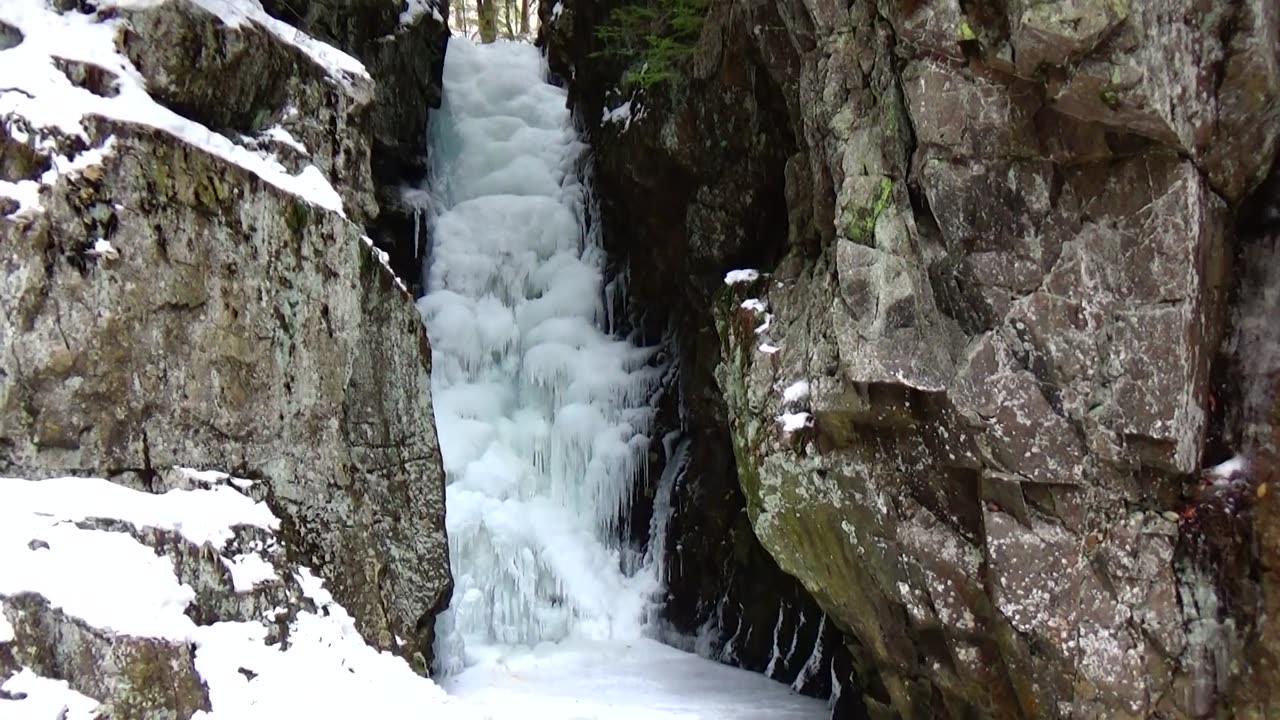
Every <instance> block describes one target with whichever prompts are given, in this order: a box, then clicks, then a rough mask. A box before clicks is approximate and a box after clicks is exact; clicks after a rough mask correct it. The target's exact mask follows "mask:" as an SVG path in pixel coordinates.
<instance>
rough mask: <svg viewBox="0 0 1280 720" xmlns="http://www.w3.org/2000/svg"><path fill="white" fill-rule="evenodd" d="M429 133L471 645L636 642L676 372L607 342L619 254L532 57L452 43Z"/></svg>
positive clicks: (444, 432)
mask: <svg viewBox="0 0 1280 720" xmlns="http://www.w3.org/2000/svg"><path fill="white" fill-rule="evenodd" d="M446 57H447V61H446V63H445V69H444V88H445V91H444V104H443V107H442V108H441V110H440V112H439V113H437V114H436V115H435V116H434V118H433V121H432V137H431V142H432V153H431V160H432V163H433V176H434V178H435V182H434V184H433V186H432V188H431V191H432V199H431V202H429V203H424V205H425V206H426V207H427V208H428V212H430V213H431V219H430V222H431V225H432V233H431V236H432V243H433V245H432V248H431V250H430V252H429V253H427V258H428V262H427V264H426V267H425V268H424V277H425V279H426V282H425V285H426V289H427V292H426V295H425V296H424V297H423V298H422V299H421V300H420V301H419V303H418V307H419V310H420V311H421V313H422V316H423V320H424V322H425V323H426V327H427V332H428V335H429V336H430V338H431V345H432V358H433V360H432V387H433V397H434V401H435V402H434V406H435V413H436V424H437V430H438V433H439V436H440V447H441V452H442V454H443V457H444V464H445V471H446V475H447V482H448V487H447V493H446V497H447V506H448V511H447V513H446V524H447V528H448V532H449V544H450V556H451V559H452V563H453V573H454V578H455V583H456V586H455V590H454V596H453V603H452V605H451V609H450V611H449V613H447V617H445V618H442V619H441V621H440V623H439V624H438V628H439V629H440V632H439V637H440V644H439V645H438V648H437V649H438V650H439V651H440V652H438V653H437V655H438V657H440V658H441V666H442V668H443V669H444V670H446V671H457V670H459V669H460V668H461V667H462V666H463V665H464V664H465V663H464V661H465V656H464V655H463V652H464V651H463V650H462V649H461V648H462V647H466V648H467V650H478V649H480V648H483V647H484V646H486V645H493V644H497V645H516V644H526V645H530V646H532V645H536V644H537V643H540V642H543V641H548V640H559V639H563V638H566V637H570V636H577V637H585V638H591V639H605V638H613V637H617V638H635V637H639V635H640V632H641V625H642V621H643V617H644V609H645V606H646V604H647V603H648V602H649V595H650V593H651V591H652V589H653V588H654V586H655V584H656V579H655V577H654V575H653V573H652V572H651V571H646V572H624V571H623V569H622V567H621V563H620V560H619V558H620V556H621V554H622V551H623V548H622V547H621V546H620V541H619V539H618V536H619V533H618V532H617V528H618V523H619V520H620V518H622V517H624V516H625V513H626V510H627V506H628V504H629V503H630V500H631V494H632V493H631V487H632V483H633V481H634V479H635V478H636V477H637V475H638V474H640V473H641V472H643V471H644V463H645V459H646V456H647V449H648V443H649V440H648V433H649V432H650V426H651V425H652V420H653V413H654V411H653V409H652V408H651V407H649V403H648V400H649V397H650V395H651V394H652V392H653V390H654V388H655V386H656V383H657V381H658V380H659V379H660V377H661V375H660V373H661V370H660V369H659V368H657V367H653V366H652V365H651V364H650V362H649V361H650V359H651V358H652V357H653V354H654V350H653V349H652V348H638V347H635V346H633V345H631V344H629V343H627V342H625V341H621V340H618V339H616V338H613V337H611V336H609V335H608V334H607V332H605V330H604V327H605V325H606V324H607V321H608V312H607V309H606V308H605V307H604V303H603V302H602V299H603V297H604V296H605V291H604V287H605V283H604V260H605V257H604V254H603V252H602V251H601V250H600V238H599V237H598V236H597V235H596V233H598V228H599V225H600V224H599V223H598V222H595V223H589V224H588V223H586V222H585V219H586V218H587V217H588V215H589V213H591V212H593V204H592V199H591V195H590V188H589V187H588V186H587V185H586V183H585V182H584V179H583V175H582V173H581V172H580V168H582V167H583V163H584V162H585V159H584V153H585V150H586V146H585V145H584V144H583V143H582V142H581V141H579V139H578V135H577V132H576V130H575V129H574V125H573V120H572V117H571V115H570V112H569V110H568V109H567V108H566V103H565V90H563V89H561V88H557V87H554V86H552V85H550V84H548V83H546V82H545V78H546V75H547V70H546V66H545V62H544V61H543V59H542V57H541V55H540V53H539V51H538V50H537V49H536V48H535V47H533V46H531V45H528V44H522V43H508V42H499V43H495V44H491V45H484V46H475V45H472V44H471V43H469V42H468V41H466V40H465V39H462V38H458V37H454V38H451V39H450V41H449V49H448V54H447V56H446Z"/></svg>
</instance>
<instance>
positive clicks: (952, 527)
mask: <svg viewBox="0 0 1280 720" xmlns="http://www.w3.org/2000/svg"><path fill="white" fill-rule="evenodd" d="M606 12H607V10H606V9H603V8H599V7H597V6H595V5H588V4H585V3H573V2H565V3H564V8H563V9H562V10H561V12H560V13H559V16H558V17H557V18H556V19H555V20H551V18H550V17H548V18H547V21H548V27H547V31H546V33H545V41H546V42H547V43H548V45H549V47H550V50H551V54H552V57H553V59H554V60H555V62H556V67H558V68H559V70H560V72H561V73H562V75H563V76H564V77H566V78H567V79H568V80H569V82H571V84H572V86H573V87H574V89H575V92H574V96H575V98H576V101H577V102H578V103H579V106H580V107H581V109H582V113H583V116H584V117H585V118H588V119H590V120H593V119H594V118H601V117H606V120H604V121H601V122H598V123H596V122H593V123H592V125H593V135H592V141H593V146H594V148H595V152H596V154H597V176H598V177H597V181H598V182H597V184H598V186H599V187H600V188H601V195H602V197H603V198H604V203H603V210H604V214H605V222H606V223H607V226H608V227H607V230H608V232H607V233H606V235H607V236H608V237H610V238H611V241H612V242H613V243H614V249H615V250H616V251H618V252H620V253H621V254H622V255H623V256H624V257H625V258H626V260H627V262H628V263H629V271H630V273H629V279H630V286H631V292H632V296H633V298H635V299H636V301H637V302H638V303H639V304H641V305H643V306H645V307H646V308H647V309H648V310H649V311H650V313H656V312H657V311H658V308H665V310H666V314H667V316H668V317H671V318H673V320H674V323H675V324H676V326H677V328H678V334H679V336H680V339H681V347H682V350H683V353H682V356H683V357H682V362H683V363H684V364H683V365H682V368H681V370H682V373H683V378H684V380H685V391H686V393H687V394H686V398H685V400H686V408H687V417H686V418H685V422H686V424H687V425H688V427H690V428H691V432H692V433H693V434H694V447H695V448H698V446H699V445H700V444H701V445H704V446H710V447H704V448H701V449H698V450H696V451H695V455H694V459H693V460H692V461H691V465H690V469H689V471H688V478H689V480H688V481H687V482H686V484H685V487H684V489H683V490H678V491H677V493H678V494H679V493H681V492H683V493H686V494H687V495H688V496H689V497H698V494H699V493H706V489H705V488H709V487H718V486H717V483H720V482H723V478H724V477H725V476H726V475H729V476H731V475H730V474H731V473H732V472H733V471H735V470H736V475H737V484H738V485H739V486H740V488H741V492H742V495H743V500H744V506H745V509H746V512H747V515H748V516H749V518H750V522H751V525H752V528H753V529H754V532H755V535H756V536H757V537H758V538H759V541H760V543H761V544H762V545H763V547H764V548H765V549H766V550H767V551H768V553H769V554H770V555H771V556H772V558H773V559H774V560H775V561H776V562H777V564H778V565H779V566H780V567H781V569H782V570H784V571H785V572H786V573H788V574H790V575H792V576H794V577H796V578H798V579H799V580H800V582H801V583H802V584H803V585H804V588H805V589H806V590H807V591H808V593H809V594H811V595H812V597H813V598H814V599H815V600H816V601H817V604H818V605H819V606H821V608H822V609H823V610H824V611H825V612H826V613H827V614H828V615H829V617H830V618H831V619H832V621H833V622H834V623H836V624H837V625H838V626H839V627H840V628H841V629H842V630H843V631H844V632H845V633H846V636H847V640H848V645H849V649H850V651H851V655H852V657H853V659H854V661H853V673H852V679H851V683H850V684H851V686H852V687H853V688H855V689H854V690H852V691H849V692H846V693H844V694H843V695H842V699H843V700H844V701H845V702H848V696H849V695H851V694H856V695H857V696H858V700H857V704H858V705H859V708H858V710H857V711H856V712H857V714H856V715H850V716H851V717H852V716H870V717H914V718H932V717H974V716H977V717H1059V716H1061V717H1080V718H1085V717H1116V718H1123V717H1135V718H1137V717H1151V716H1163V717H1199V716H1203V715H1204V714H1206V713H1213V712H1228V713H1230V712H1236V711H1237V710H1235V709H1233V708H1238V713H1239V715H1240V716H1242V717H1253V716H1261V715H1265V714H1266V712H1265V710H1261V711H1257V712H1255V713H1254V714H1253V715H1250V714H1249V712H1250V711H1249V710H1247V709H1246V707H1245V706H1244V705H1243V704H1237V703H1234V702H1233V701H1232V694H1233V692H1235V690H1234V688H1235V687H1236V684H1237V683H1236V678H1237V677H1239V676H1240V675H1241V673H1244V674H1246V675H1247V674H1248V672H1247V669H1246V666H1247V664H1248V662H1249V659H1250V656H1249V655H1248V654H1247V653H1246V652H1245V651H1243V650H1242V648H1243V647H1244V643H1246V642H1247V641H1248V640H1247V639H1248V638H1249V637H1251V636H1252V634H1253V633H1254V629H1253V628H1254V626H1255V620H1256V617H1257V616H1256V610H1257V604H1256V603H1255V602H1254V600H1253V599H1252V598H1253V597H1254V596H1253V595H1252V594H1251V592H1252V591H1250V590H1249V589H1248V588H1243V589H1242V588H1241V587H1239V586H1241V585H1248V584H1249V583H1248V582H1243V583H1241V582H1238V581H1237V580H1238V579H1237V580H1232V579H1231V578H1230V577H1227V572H1229V570H1239V571H1240V572H1241V573H1242V574H1243V575H1244V576H1249V575H1250V572H1252V571H1251V570H1250V568H1254V569H1255V570H1256V568H1257V561H1256V559H1251V558H1250V554H1249V551H1248V547H1249V544H1250V541H1249V539H1248V538H1249V537H1250V533H1252V532H1253V530H1252V529H1251V528H1252V521H1251V517H1252V515H1251V512H1252V511H1251V510H1250V509H1249V508H1250V507H1251V501H1248V500H1247V498H1248V497H1251V496H1256V497H1264V498H1265V496H1266V494H1267V493H1266V491H1265V489H1262V488H1264V487H1266V486H1265V485H1262V484H1261V480H1260V475H1257V474H1255V475H1251V476H1250V477H1249V478H1247V479H1243V480H1241V479H1236V480H1223V478H1221V477H1219V476H1218V475H1216V474H1214V473H1209V472H1205V471H1203V470H1202V468H1205V467H1207V466H1209V465H1213V464H1214V463H1217V462H1220V461H1223V460H1227V459H1228V458H1229V457H1230V456H1231V455H1232V454H1234V453H1236V452H1243V451H1244V450H1245V449H1246V448H1245V447H1243V444H1242V443H1241V442H1240V441H1239V437H1238V435H1237V436H1235V437H1233V436H1232V435H1231V433H1229V432H1226V431H1224V429H1223V425H1224V417H1225V415H1226V413H1227V411H1228V408H1229V407H1231V406H1232V405H1233V403H1234V402H1235V401H1234V400H1233V398H1232V397H1231V393H1230V392H1226V391H1225V388H1226V387H1228V386H1230V385H1232V384H1233V382H1236V381H1238V378H1239V374H1238V372H1237V371H1233V370H1230V369H1228V368H1226V367H1225V366H1224V365H1223V363H1222V362H1221V360H1220V358H1219V357H1218V356H1219V348H1220V345H1221V342H1222V341H1223V340H1224V339H1226V338H1227V336H1228V328H1229V323H1228V317H1229V306H1230V304H1231V303H1232V302H1233V301H1232V298H1233V297H1235V292H1236V289H1235V284H1234V281H1235V279H1236V278H1237V277H1239V273H1235V272H1232V262H1233V257H1234V250H1233V243H1234V242H1235V235H1236V220H1235V219H1236V217H1237V216H1239V215H1240V213H1241V210H1240V208H1241V203H1242V202H1244V201H1245V199H1246V197H1247V196H1248V195H1249V193H1250V192H1251V191H1253V189H1254V188H1256V187H1257V186H1258V184H1259V183H1260V182H1261V181H1262V179H1263V178H1264V177H1265V176H1266V174H1267V173H1268V171H1269V169H1270V168H1271V164H1272V159H1273V158H1274V157H1275V154H1276V146H1277V134H1278V133H1280V122H1278V120H1280V117H1278V114H1280V58H1278V57H1277V52H1278V48H1280V40H1278V38H1277V35H1278V33H1280V15H1278V14H1277V12H1276V9H1275V7H1273V4H1271V3H1266V2H1261V1H1260V0H1239V1H1237V2H1231V3H1220V4H1217V5H1214V6H1213V7H1212V8H1208V7H1204V6H1200V5H1196V4H1194V3H1190V2H1180V1H1178V0H1168V1H1165V0H1161V1H1160V2H1152V3H1129V4H1124V3H1121V4H1116V3H1102V2H1099V3H1059V2H1052V3H1022V2H1015V1H1013V0H1010V1H1009V2H986V3H977V4H973V3H968V4H962V3H957V2H953V1H952V2H948V1H943V2H929V3H919V2H900V3H898V2H895V3H870V2H861V1H860V0H859V1H855V2H852V3H849V4H847V5H845V4H831V3H821V2H808V1H803V0H796V1H795V2H782V3H764V2H758V1H754V0H717V1H713V2H711V3H710V5H709V9H708V11H707V16H706V19H705V21H704V26H703V31H702V36H701V40H700V41H699V43H698V45H697V46H696V47H695V48H693V51H692V59H691V61H690V64H689V66H688V70H687V76H686V77H683V78H681V79H680V80H678V81H675V82H673V83H671V84H669V85H663V86H658V87H656V88H650V89H648V90H645V91H642V92H640V93H638V94H632V93H633V92H634V91H633V90H631V89H626V88H623V89H622V90H621V91H619V90H618V89H616V87H615V85H614V83H615V82H616V78H617V76H618V71H619V69H620V68H619V66H618V64H617V63H615V64H614V65H613V66H610V65H609V64H608V63H604V64H597V65H593V64H592V61H591V58H592V56H593V53H596V52H597V51H598V50H599V49H600V45H599V42H598V40H597V39H596V38H595V36H594V35H593V33H594V31H595V28H596V27H597V26H599V25H600V24H601V23H603V22H604V21H605V17H606ZM627 99H630V101H631V106H630V107H631V111H630V115H629V120H627V121H626V122H625V123H624V122H617V121H611V119H610V118H611V116H609V117H607V116H606V115H605V113H606V111H607V110H609V109H611V108H613V107H616V106H617V105H619V104H620V103H621V102H622V101H624V100H627ZM673 219H674V221H673ZM743 267H751V268H759V269H761V270H765V271H768V272H766V273H763V274H762V276H761V277H760V278H759V279H757V280H755V281H754V282H749V283H743V284H737V285H732V286H728V287H726V286H725V285H724V284H723V282H722V278H723V276H724V273H725V272H726V271H728V270H731V269H734V268H743ZM1256 295H1257V294H1256V293H1255V296H1256ZM1264 322H1265V321H1264ZM1272 322H1274V320H1272ZM713 373H714V384H713V381H712V379H711V378H712V374H713ZM799 383H807V386H805V387H807V392H800V391H799V387H800V386H799V385H798V384H799ZM791 388H795V390H794V391H793V392H791V393H787V392H786V391H787V390H788V389H791ZM721 396H722V398H723V399H722V400H721ZM1262 422H1263V423H1264V424H1265V423H1272V424H1274V422H1275V420H1274V419H1273V418H1272V419H1267V420H1264V421H1262ZM729 448H731V450H732V453H733V456H734V462H733V465H734V467H733V468H732V469H729V468H728V467H727V465H728V462H727V460H726V459H725V454H726V453H727V452H728V450H729ZM699 454H700V455H699ZM699 457H701V458H702V460H701V462H702V464H701V465H699V464H698V462H699ZM1259 493H1261V495H1259ZM710 497H712V498H715V499H716V500H717V501H721V500H723V501H724V502H732V501H733V500H734V498H733V496H732V494H731V493H724V492H720V493H712V494H710ZM677 505H678V506H679V507H696V506H695V504H694V503H687V504H681V503H679V502H678V503H677ZM701 507H702V508H704V509H694V510H691V511H690V512H692V513H693V514H694V517H697V513H700V512H719V513H732V512H733V509H732V508H730V507H718V508H716V509H715V510H714V511H712V510H705V505H704V506H701ZM679 522H680V520H679V515H677V517H676V519H673V526H676V525H678V524H679ZM690 524H692V525H695V526H696V525H698V524H699V523H698V521H697V520H693V521H692V522H691V523H690ZM1259 526H1260V527H1261V526H1262V525H1261V524H1260V525H1259ZM675 546H676V547H677V548H678V547H679V546H680V543H676V544H675ZM692 546H693V543H686V544H685V547H686V548H689V547H692ZM671 547H672V544H671V543H670V542H669V544H668V548H671ZM698 548H699V549H697V550H693V551H690V550H687V549H686V550H685V552H701V553H703V554H704V560H703V563H705V564H703V565H695V567H708V566H710V567H714V566H715V564H716V563H717V562H719V561H720V558H722V557H723V556H724V552H723V551H718V550H716V549H715V548H714V546H709V545H708V544H706V543H703V544H702V545H701V546H698ZM674 552H679V550H676V551H674ZM717 552H718V553H719V555H717V554H716V553H717ZM690 559H691V558H690V557H684V558H683V560H684V561H685V562H686V563H687V562H689V561H690ZM671 562H672V563H675V562H676V560H675V559H672V560H671ZM1251 563H1252V564H1251ZM1224 569H1229V570H1226V571H1224ZM1264 586H1265V582H1264ZM672 592H673V594H674V595H675V596H676V598H677V603H676V604H677V605H678V604H679V601H678V597H679V596H680V594H681V593H686V594H692V596H693V597H699V596H701V595H705V594H706V591H704V590H702V589H700V588H698V587H696V586H682V585H680V584H675V585H673V586H672ZM1272 592H1273V591H1272ZM1264 594H1265V592H1264ZM768 602H772V600H769V601H768ZM694 604H695V605H696V604H697V603H696V602H695V603H694ZM704 607H705V604H704ZM761 630H763V629H758V630H757V632H759V631H761ZM1259 702H1263V703H1264V704H1260V705H1257V707H1259V708H1266V707H1269V706H1267V705H1265V701H1259ZM849 712H854V711H852V710H851V711H849ZM1258 712H1261V715H1259V714H1258ZM864 714H865V715H864Z"/></svg>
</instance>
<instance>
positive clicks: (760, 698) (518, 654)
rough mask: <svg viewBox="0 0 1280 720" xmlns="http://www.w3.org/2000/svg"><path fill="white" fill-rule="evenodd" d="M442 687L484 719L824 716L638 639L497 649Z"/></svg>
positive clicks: (776, 687)
mask: <svg viewBox="0 0 1280 720" xmlns="http://www.w3.org/2000/svg"><path fill="white" fill-rule="evenodd" d="M443 686H444V688H445V689H446V690H448V691H449V693H450V694H451V695H454V696H456V697H458V698H460V699H464V700H466V701H467V703H468V705H470V706H473V707H475V708H476V710H477V711H478V712H479V713H480V714H481V715H482V716H488V717H493V718H503V719H504V720H519V719H520V718H574V719H575V720H694V719H701V720H775V719H776V720H819V719H822V720H825V718H826V717H827V716H828V710H827V703H826V701H824V700H817V699H814V698H809V697H802V696H798V695H793V694H791V693H789V692H787V688H786V686H785V685H782V684H780V683H777V682H774V681H772V680H769V679H768V678H766V677H765V676H763V675H760V674H758V673H753V672H748V671H745V670H739V669H737V668H732V667H728V666H726V665H722V664H720V663H717V662H714V661H711V660H707V659H706V658H702V657H698V656H697V655H693V654H691V653H686V652H683V651H680V650H676V649H675V648H671V647H668V646H666V645H662V644H661V643H658V642H657V641H655V640H649V639H641V640H636V641H634V642H629V643H625V644H622V643H591V642H585V641H568V642H564V643H560V644H559V645H556V646H550V647H545V646H544V647H542V648H537V649H534V650H528V649H520V650H512V651H508V652H504V653H501V654H498V653H494V654H493V655H492V656H490V657H486V658H485V659H484V661H482V662H481V663H480V664H479V665H478V666H477V667H475V668H472V669H470V670H468V671H467V672H465V673H463V674H462V675H460V676H458V677H456V678H450V679H447V680H445V681H444V682H443Z"/></svg>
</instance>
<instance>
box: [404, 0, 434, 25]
mask: <svg viewBox="0 0 1280 720" xmlns="http://www.w3.org/2000/svg"><path fill="white" fill-rule="evenodd" d="M428 12H429V13H431V17H433V18H435V20H436V22H439V23H443V22H444V17H443V16H442V15H441V14H440V10H439V9H437V8H436V2H435V0H405V10H404V12H402V13H400V25H401V27H405V26H408V25H412V24H413V23H414V22H415V21H416V20H417V19H418V18H420V17H422V16H423V15H425V14H427V13H428Z"/></svg>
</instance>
